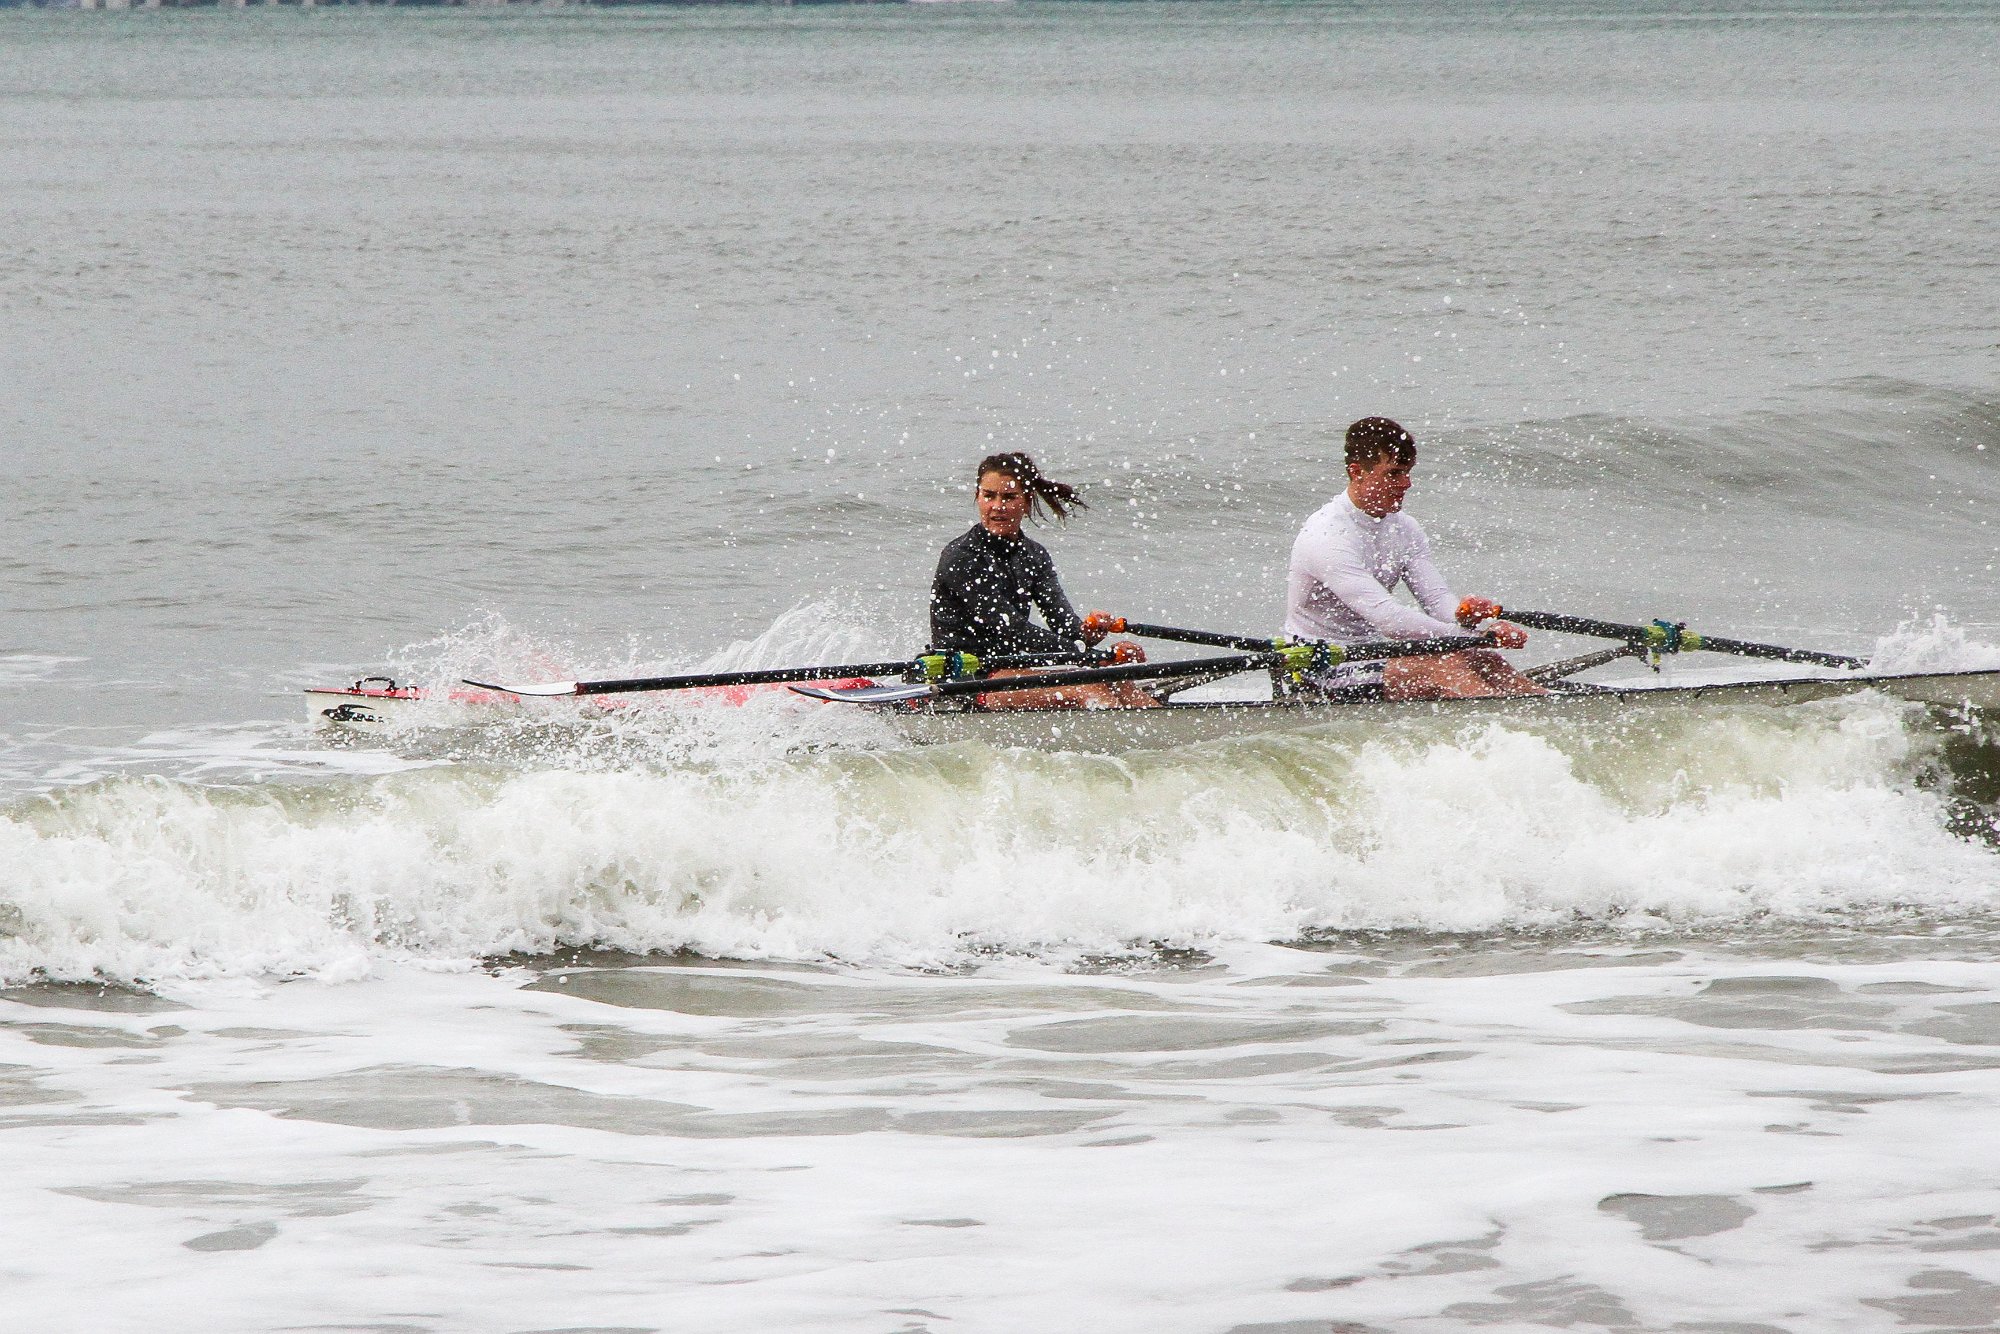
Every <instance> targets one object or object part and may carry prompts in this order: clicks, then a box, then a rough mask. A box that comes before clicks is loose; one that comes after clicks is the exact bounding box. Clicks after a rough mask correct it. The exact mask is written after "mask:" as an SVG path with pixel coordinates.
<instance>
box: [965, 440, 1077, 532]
mask: <svg viewBox="0 0 2000 1334" xmlns="http://www.w3.org/2000/svg"><path fill="white" fill-rule="evenodd" d="M989 472H997V473H1003V474H1005V475H1006V476H1008V477H1011V478H1013V479H1014V480H1015V481H1017V482H1019V483H1020V484H1021V488H1022V489H1023V490H1024V491H1026V492H1027V493H1028V517H1029V518H1031V519H1039V518H1040V517H1041V514H1042V507H1043V506H1044V505H1046V506H1047V507H1048V508H1049V509H1050V510H1051V511H1053V512H1054V514H1055V516H1056V517H1057V518H1058V519H1067V518H1068V517H1069V512H1070V511H1071V510H1081V509H1089V508H1090V506H1088V505H1086V504H1084V503H1083V497H1082V496H1079V495H1078V494H1077V493H1076V488H1075V487H1073V486H1071V485H1069V484H1068V483H1066V482H1058V481H1054V480H1052V479H1050V478H1047V477H1044V476H1042V470H1041V469H1040V468H1037V467H1036V466H1035V461H1034V460H1033V459H1031V458H1029V457H1028V456H1027V455H1026V454H1022V453H1018V452H1017V453H1012V454H988V455H987V456H986V457H985V458H983V459H981V460H980V461H979V471H978V472H975V473H974V474H973V475H972V480H973V481H974V482H975V483H976V482H978V480H979V479H980V478H982V477H984V476H985V475H986V474H987V473H989Z"/></svg>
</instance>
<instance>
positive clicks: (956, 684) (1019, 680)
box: [931, 653, 1278, 695]
mask: <svg viewBox="0 0 2000 1334" xmlns="http://www.w3.org/2000/svg"><path fill="white" fill-rule="evenodd" d="M1277 661H1278V657H1277V655H1276V654H1273V653H1244V654H1240V655H1238V656H1236V657H1230V658H1188V659H1186V660H1184V661H1181V662H1129V663H1125V664H1124V665H1122V666H1118V667H1090V668H1085V669H1083V670H1082V671H1075V672H1037V673H1035V674H1034V675H1033V676H1007V677H1002V678H1001V679H999V680H997V681H995V680H962V681H940V682H938V683H937V684H936V685H934V686H932V687H931V690H932V691H933V692H934V693H936V694H939V695H994V694H1001V693H1004V692H1006V691H1013V690H1056V689H1060V688H1062V687H1064V686H1090V685H1100V684H1105V683H1109V682H1113V681H1158V680H1164V679H1166V678H1168V677H1174V676H1192V675H1194V674H1196V673H1198V672H1216V671H1222V672H1254V671H1260V670H1262V669H1263V668H1266V667H1269V666H1272V665H1273V664H1274V663H1276V662H1277Z"/></svg>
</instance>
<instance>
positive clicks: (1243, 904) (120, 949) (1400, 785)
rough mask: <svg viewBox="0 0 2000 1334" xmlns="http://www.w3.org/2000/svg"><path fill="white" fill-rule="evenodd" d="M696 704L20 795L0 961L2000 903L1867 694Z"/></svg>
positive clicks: (936, 959)
mask: <svg viewBox="0 0 2000 1334" xmlns="http://www.w3.org/2000/svg"><path fill="white" fill-rule="evenodd" d="M696 721H700V722H706V723H709V724H713V725H712V726H708V727H706V728H703V727H690V725H689V720H688V719H687V718H684V717H676V718H671V719H666V720H663V721H661V722H660V723H659V725H657V726H656V725H655V724H654V723H652V722H649V721H648V720H647V719H646V718H645V717H643V716H634V717H632V718H628V719H621V720H615V721H613V722H608V723H604V724H602V725H600V726H599V727H597V728H594V729H592V728H585V729H582V730H581V731H578V730H574V729H572V730H570V731H567V732H564V731H557V732H553V733H548V734H547V736H550V737H557V738H560V739H561V740H560V744H559V745H556V746H554V747H553V748H552V749H544V750H539V751H538V750H536V749H535V748H534V747H533V746H531V745H528V744H527V743H528V742H529V741H530V740H531V739H532V738H530V737H529V736H528V735H526V734H516V737H515V739H516V741H517V742H520V743H521V749H520V750H519V751H517V752H516V753H514V754H513V755H511V756H510V757H507V758H506V759H505V760H504V761H503V760H502V759H501V758H499V757H490V758H486V759H482V760H480V761H478V762H439V763H434V764H432V765H431V766H430V767H425V768H420V769H416V770H412V771H407V772H399V773H391V774H386V775H380V776H373V777H360V776H349V777H344V778H340V779H335V780H329V781H326V782H322V783H318V784H313V785H307V786H301V785H299V784H296V783H285V782H272V783H262V784H251V785H246V786H241V787H232V788H217V787H204V786H197V785H195V784H192V783H188V782H182V781H174V780H167V779H121V780H108V781H103V782H99V783H96V784H92V785H85V786H82V787H78V788H74V789H68V790H64V791H61V792H58V793H54V794H51V795H49V796H47V797H45V798H41V799H37V800H34V801H30V802H25V803H21V804H17V805H16V806H15V807H13V808H12V809H11V810H9V811H8V812H7V813H6V815H5V818H4V820H0V864H4V865H5V866H6V867H7V868H8V875H7V881H6V888H5V898H6V900H7V901H8V903H9V905H10V906H11V908H12V916H11V918H10V922H9V925H8V928H7V931H6V934H5V936H4V937H0V976H5V977H8V978H17V979H18V978H22V977H27V976H30V975H37V974H39V975H43V976H48V977H56V978H87V977H102V978H114V979H150V980H159V979H168V978H196V977H213V976H235V975H255V974H262V973H275V974H289V973H321V974H323V973H326V972H327V971H328V970H333V971H334V972H337V973H339V974H340V975H351V974H354V973H356V972H365V971H366V969H367V967H368V965H369V964H370V961H375V960H382V959H425V960H456V961H463V960H470V959H476V958H479V957H483V956H489V955H493V954H499V953H504V952H508V951H524V952H543V951H548V950H552V949H555V948H558V947H562V946H577V945H586V946H606V947H614V948H618V949H625V950H639V951H665V950H679V949H687V950H694V951H697V952H699V953H702V954H706V955H711V956H731V957H747V958H790V959H811V958H841V959H848V960H869V961H876V962H883V963H896V964H906V965H938V964H951V963H954V962H956V961H960V960H963V959H965V958H967V957H972V956H973V955H976V954H978V953H980V952H983V951H990V950H996V949H997V950H1018V951H1029V952H1037V953H1047V954H1053V955H1056V956H1063V955H1067V954H1073V953H1076V952H1080V951H1105V950H1116V949H1120V948H1124V947H1126V946H1128V945H1130V944H1132V943H1134V942H1141V943H1145V942H1157V943H1162V944H1166V945H1172V946H1191V947H1208V946H1212V945H1215V944H1218V943H1226V942H1230V941H1244V940H1270V939H1294V938H1298V937H1300V936H1303V935H1309V934H1311V933H1315V932H1324V931H1338V930H1355V929H1381V928H1413V929H1418V930H1431V931H1466V930H1484V929H1495V928H1499V929H1506V928H1520V927H1531V928H1546V927H1551V926H1562V925H1564V924H1567V923H1570V922H1574V921H1579V920H1581V921H1588V922H1595V923H1624V924H1628V925H1633V926H1637V927H1641V928H1644V927H1653V926H1659V925H1662V924H1665V923H1683V924H1684V923H1702V922H1726V921H1741V920H1745V919H1751V918H1758V917H1765V916H1777V917H1781V918H1805V917H1813V916H1815V915H1820V914H1830V913H1862V914H1867V913H1871V912H1877V913H1880V912H1891V911H1909V910H1916V911H1923V912H1929V913H1936V914H1951V913H1956V912H1964V911H1982V910H1987V909H1990V908H1993V907H1995V906H2000V874H1996V873H2000V863H1996V860H1995V857H1994V855H1993V854H1992V853H1991V852H1990V851H1988V850H1987V849H1986V848H1985V847H1984V846H1983V845H1978V844H1974V843H1968V842H1966V841H1964V840H1962V839H1960V838H1957V837H1954V836H1953V835H1952V834H1950V833H1949V832H1947V828H1946V810H1945V806H1944V801H1943V798H1942V797H1941V796H1940V795H1939V794H1937V793H1936V792H1935V791H1933V790H1931V789H1930V788H1928V787H1926V786H1924V785H1922V784H1921V783H1920V781H1919V780H1920V779H1921V778H1923V777H1924V775H1926V774H1927V773H1928V772H1929V770H1930V769H1931V768H1932V767H1933V766H1934V764H1935V759H1936V757H1935V748H1936V744H1937V742H1936V738H1935V737H1934V736H1933V735H1932V734H1931V733H1929V732H1928V731H1926V730H1925V729H1924V726H1923V724H1922V723H1921V715H1920V713H1918V712H1917V711H1915V710H1912V709H1908V708H1905V707H1902V706H1898V705H1894V704H1891V703H1889V702H1887V701H1883V700H1879V699H1851V700H1843V701H1835V702H1831V703H1827V704H1822V705H1813V706H1802V707H1798V708H1794V709H1790V710H1764V709H1756V708H1745V709H1741V710H1737V711H1708V712H1703V713H1693V712H1690V713H1687V714H1684V715H1681V714H1668V715H1659V716H1655V717H1652V718H1650V719H1648V720H1646V721H1645V722H1643V723H1638V722H1635V723H1633V724H1631V725H1629V726H1623V727H1607V726H1603V725H1598V726H1594V727H1586V726H1576V725H1559V724H1548V723H1543V724H1538V725H1527V724H1521V723H1488V724H1484V725H1481V726H1477V727H1472V728H1466V729H1463V730H1450V729H1440V728H1438V727H1436V726H1430V727H1423V726H1412V727H1398V728H1379V727H1378V728H1375V729H1372V730H1369V729H1361V728H1358V727H1357V728H1353V729H1350V730H1346V731H1341V730H1337V729H1336V730H1334V731H1332V732H1330V733H1328V734H1325V735H1320V736H1293V737H1274V738H1263V739H1259V740H1253V741H1245V742H1241V743H1233V744H1228V745H1220V746H1210V747H1199V748H1194V749H1192V750H1186V751H1180V752H1164V753H1157V754H1142V755H1135V756H1131V757H1127V758H1123V759H1111V758H1105V757H1097V756H1086V755H1067V754H1043V753H1039V752H1011V751H995V750H992V749H989V748H985V747H980V746H960V747H945V748H938V749H929V750H915V751H880V750H866V749H860V750H848V749H842V750H838V751H826V752H812V751H808V752H804V753H798V752H793V753H785V752H783V751H782V750H779V749H777V748H774V747H773V746H772V745H771V743H770V739H769V729H768V727H767V726H766V725H764V724H765V723H768V721H769V720H763V721H762V722H760V721H759V720H757V719H755V718H754V717H751V718H746V717H744V716H743V715H742V711H738V710H702V711H699V713H698V717H697V719H696ZM752 736H755V737H759V738H762V740H761V741H760V742H759V743H758V745H757V746H756V747H749V746H748V745H747V743H746V745H744V746H738V745H735V744H732V738H733V739H734V740H737V741H746V739H747V738H749V737H752ZM690 737H693V738H695V742H694V744H689V741H688V739H689V738H690ZM593 747H600V748H602V753H599V754H597V755H596V756H595V758H594V759H593V754H592V748H593Z"/></svg>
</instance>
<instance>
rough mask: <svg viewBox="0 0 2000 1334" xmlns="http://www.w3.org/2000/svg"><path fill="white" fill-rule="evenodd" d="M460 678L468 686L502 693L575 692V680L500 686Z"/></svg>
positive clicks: (543, 693)
mask: <svg viewBox="0 0 2000 1334" xmlns="http://www.w3.org/2000/svg"><path fill="white" fill-rule="evenodd" d="M460 679H462V680H463V681H464V682H465V684H467V685H469V686H477V687H479V689H481V690H497V691H499V692H500V693H501V694H503V695H541V696H545V697H547V698H550V699H554V698H556V697H558V696H561V695H574V694H575V693H576V682H574V681H551V682H549V683H548V684H546V685H539V686H502V685H495V684H493V682H491V681H475V680H473V679H472V678H471V677H469V676H467V677H462V678H460Z"/></svg>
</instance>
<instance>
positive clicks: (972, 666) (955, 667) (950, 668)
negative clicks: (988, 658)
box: [915, 652, 979, 681]
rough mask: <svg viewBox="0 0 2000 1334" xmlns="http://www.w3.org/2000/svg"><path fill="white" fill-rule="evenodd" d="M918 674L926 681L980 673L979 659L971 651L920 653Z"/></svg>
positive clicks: (917, 667)
mask: <svg viewBox="0 0 2000 1334" xmlns="http://www.w3.org/2000/svg"><path fill="white" fill-rule="evenodd" d="M915 665H916V675H917V677H918V678H919V679H920V680H924V681H946V680H952V679H955V678H957V677H961V676H977V675H979V659H978V657H977V656H976V655H974V654H971V653H958V652H952V653H919V654H918V655H917V659H916V664H915Z"/></svg>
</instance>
